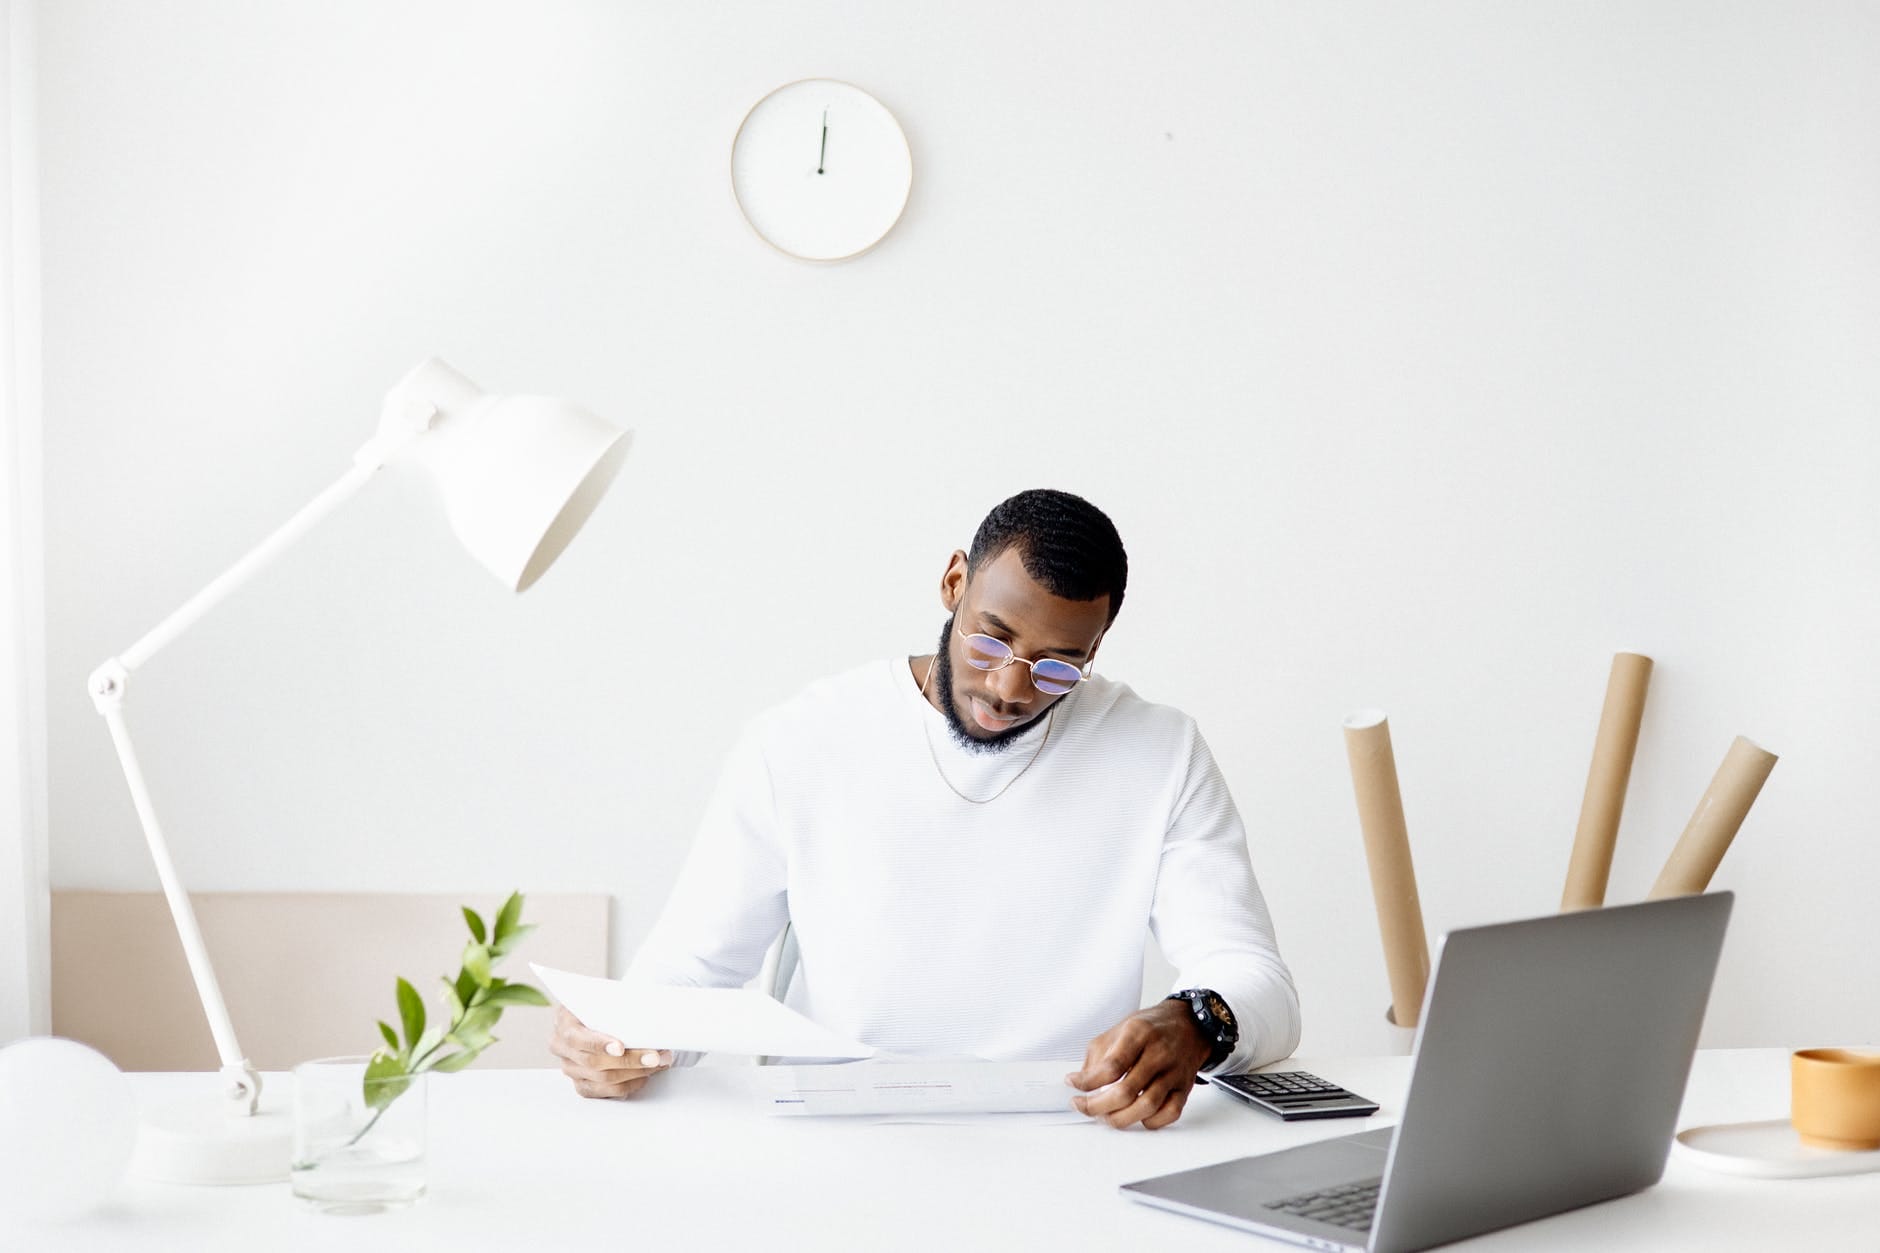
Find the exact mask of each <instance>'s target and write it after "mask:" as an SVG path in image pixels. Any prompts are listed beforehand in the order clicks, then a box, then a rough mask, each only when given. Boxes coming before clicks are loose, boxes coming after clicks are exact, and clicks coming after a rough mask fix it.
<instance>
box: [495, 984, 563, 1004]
mask: <svg viewBox="0 0 1880 1253" xmlns="http://www.w3.org/2000/svg"><path fill="white" fill-rule="evenodd" d="M483 1003H484V1004H485V1005H546V1004H548V998H547V997H546V996H543V995H542V993H541V992H540V991H539V990H538V989H536V988H532V987H530V986H529V985H528V984H526V983H506V984H504V985H503V986H502V987H500V988H491V989H490V994H489V996H488V997H487V998H486V999H485V1000H484V1002H483Z"/></svg>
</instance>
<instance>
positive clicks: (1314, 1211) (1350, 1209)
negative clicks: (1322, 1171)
mask: <svg viewBox="0 0 1880 1253" xmlns="http://www.w3.org/2000/svg"><path fill="white" fill-rule="evenodd" d="M1383 1184H1384V1181H1383V1180H1382V1179H1381V1178H1379V1179H1366V1180H1364V1181H1363V1182H1362V1183H1348V1184H1345V1185H1343V1186H1342V1187H1337V1188H1326V1189H1324V1190H1322V1191H1319V1192H1301V1193H1300V1194H1299V1195H1298V1196H1288V1197H1281V1198H1280V1199H1279V1200H1277V1201H1268V1202H1267V1203H1266V1207H1267V1208H1268V1209H1271V1210H1278V1211H1279V1212H1280V1213H1282V1214H1296V1215H1298V1216H1299V1217H1300V1218H1311V1219H1315V1220H1316V1221H1318V1222H1322V1223H1330V1224H1332V1225H1333V1226H1334V1227H1345V1228H1349V1229H1350V1230H1352V1231H1369V1230H1370V1229H1371V1216H1372V1215H1373V1214H1375V1213H1376V1212H1377V1193H1378V1189H1379V1188H1381V1187H1382V1186H1383Z"/></svg>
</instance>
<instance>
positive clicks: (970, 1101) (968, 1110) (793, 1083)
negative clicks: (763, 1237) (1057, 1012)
mask: <svg viewBox="0 0 1880 1253" xmlns="http://www.w3.org/2000/svg"><path fill="white" fill-rule="evenodd" d="M1082 1064H1083V1063H1082V1062H1080V1061H1068V1062H984V1061H937V1062H930V1061H921V1060H918V1059H913V1058H908V1059H898V1060H894V1061H868V1062H850V1063H848V1064H847V1065H842V1066H766V1067H761V1068H760V1069H759V1070H758V1073H757V1091H758V1093H759V1095H760V1098H761V1099H762V1100H763V1101H764V1102H765V1103H766V1105H767V1107H768V1109H769V1111H770V1112H771V1113H773V1114H870V1115H877V1116H879V1115H888V1114H899V1115H916V1116H921V1117H923V1118H924V1117H925V1116H932V1115H956V1114H1059V1115H1064V1116H1065V1118H1064V1121H1067V1122H1069V1121H1076V1122H1082V1121H1085V1119H1084V1116H1083V1115H1082V1114H1079V1113H1077V1112H1076V1111H1075V1110H1073V1109H1072V1108H1071V1098H1072V1097H1074V1096H1076V1095H1077V1093H1076V1091H1075V1090H1073V1089H1072V1088H1071V1087H1070V1085H1069V1084H1067V1083H1065V1082H1064V1076H1065V1075H1067V1074H1069V1073H1070V1072H1072V1071H1073V1070H1076V1069H1078V1068H1079V1067H1080V1066H1081V1065H1082Z"/></svg>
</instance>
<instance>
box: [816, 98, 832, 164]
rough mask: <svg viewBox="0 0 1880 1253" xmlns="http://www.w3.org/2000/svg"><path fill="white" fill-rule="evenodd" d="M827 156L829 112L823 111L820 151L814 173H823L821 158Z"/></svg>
mask: <svg viewBox="0 0 1880 1253" xmlns="http://www.w3.org/2000/svg"><path fill="white" fill-rule="evenodd" d="M828 155H829V110H827V109H824V110H823V138H822V151H820V152H818V153H817V154H816V172H817V173H818V174H821V173H822V172H823V158H824V157H827V156H828Z"/></svg>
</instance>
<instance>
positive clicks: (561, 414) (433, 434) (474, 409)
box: [380, 358, 632, 592]
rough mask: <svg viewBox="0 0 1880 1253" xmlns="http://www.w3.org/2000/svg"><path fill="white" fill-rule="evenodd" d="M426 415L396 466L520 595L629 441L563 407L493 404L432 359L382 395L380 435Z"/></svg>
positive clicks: (603, 487)
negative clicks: (413, 472) (414, 472)
mask: <svg viewBox="0 0 1880 1253" xmlns="http://www.w3.org/2000/svg"><path fill="white" fill-rule="evenodd" d="M427 412H428V413H431V414H433V415H434V416H432V417H431V418H430V420H429V425H428V427H427V428H426V429H424V430H423V432H422V434H420V435H418V436H417V437H416V438H415V439H412V440H411V441H410V443H409V444H408V445H407V446H406V447H405V448H404V449H403V450H402V451H401V452H399V454H398V459H399V460H400V461H401V462H410V463H413V464H415V465H416V466H417V467H418V468H420V469H421V470H423V472H424V473H425V474H426V475H427V476H428V477H429V478H430V479H431V480H432V481H433V482H434V483H435V484H436V485H437V489H438V493H439V495H440V496H441V497H442V498H443V502H444V511H445V514H446V515H447V516H448V517H449V519H450V525H451V529H452V530H454V531H455V532H456V533H457V538H458V539H459V540H460V541H461V542H462V543H463V546H464V547H465V548H466V549H468V550H469V552H470V555H471V556H473V557H475V558H476V559H477V561H478V562H480V563H481V564H482V565H483V566H484V568H486V569H487V570H489V572H490V573H491V574H493V575H495V576H496V577H497V578H498V579H501V580H502V582H503V584H504V585H505V586H507V587H509V588H511V589H512V590H514V591H518V592H521V591H526V590H528V588H529V587H530V586H532V585H533V584H534V583H535V581H536V580H537V579H539V578H541V577H542V575H543V573H544V572H545V571H547V569H548V567H549V566H551V565H553V564H554V562H555V559H556V558H557V557H559V556H561V553H562V550H563V549H564V548H566V547H567V546H568V543H569V541H571V540H572V539H573V538H574V537H575V535H576V533H577V532H579V531H580V529H581V527H582V524H583V523H585V522H586V521H587V520H588V517H589V515H590V514H592V513H593V512H594V507H595V506H596V505H597V504H599V503H600V499H601V497H602V496H603V495H604V494H605V493H606V491H607V487H608V484H610V483H611V482H612V481H613V478H614V475H615V474H616V473H618V472H619V469H620V464H621V462H622V461H624V460H625V459H626V455H627V449H628V447H629V446H630V444H631V442H632V441H631V437H630V436H629V434H628V433H627V432H625V431H622V430H620V429H619V428H617V427H615V426H613V425H612V424H610V423H608V422H605V421H603V420H602V419H600V418H598V417H596V416H594V415H593V414H592V413H589V412H588V411H587V410H586V409H583V408H582V407H581V406H579V405H577V404H574V403H572V402H570V401H566V400H556V399H551V398H549V397H546V396H491V395H488V394H486V393H484V392H483V391H481V390H480V389H478V388H477V386H476V384H474V383H472V382H471V381H470V380H469V379H467V378H465V377H464V376H463V375H461V374H459V373H457V371H455V370H453V369H451V368H450V367H449V366H447V365H445V364H444V363H443V362H441V361H438V360H436V359H435V358H433V359H432V360H430V361H427V362H425V363H424V364H423V365H421V366H419V367H418V368H417V369H415V370H413V371H412V372H411V373H410V374H408V375H406V376H405V378H404V379H403V380H402V381H401V382H400V383H399V384H398V385H397V386H396V387H394V388H393V389H392V390H391V392H390V393H388V394H387V395H386V398H385V407H384V410H383V413H382V417H381V421H380V431H381V434H382V435H383V434H385V433H386V432H387V431H389V430H394V429H396V428H398V427H399V426H400V425H402V424H408V423H410V422H411V421H413V420H414V417H415V415H421V414H424V413H427Z"/></svg>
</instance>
